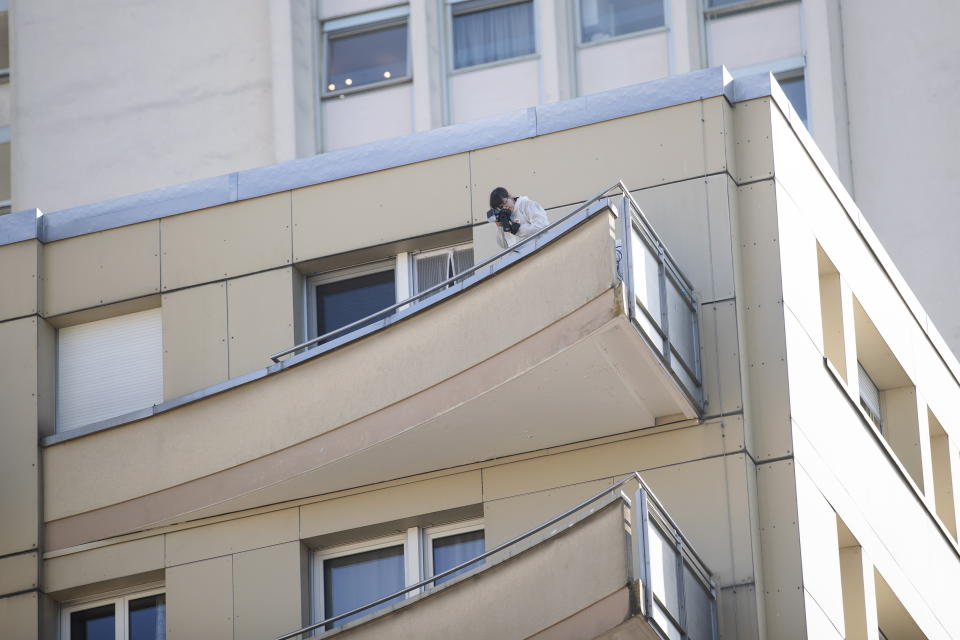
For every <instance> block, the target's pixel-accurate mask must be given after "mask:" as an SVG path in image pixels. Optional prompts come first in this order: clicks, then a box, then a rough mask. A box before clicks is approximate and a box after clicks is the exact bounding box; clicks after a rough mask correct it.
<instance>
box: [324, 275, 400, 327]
mask: <svg viewBox="0 0 960 640" xmlns="http://www.w3.org/2000/svg"><path fill="white" fill-rule="evenodd" d="M396 296H397V294H396V287H395V286H394V282H393V270H392V269H391V270H389V271H381V272H379V273H371V274H370V275H366V276H360V277H359V278H350V279H348V280H340V281H337V282H331V283H329V284H321V285H318V286H317V335H318V336H321V335H323V334H325V333H327V332H329V331H333V330H334V329H339V328H340V327H342V326H344V325H348V324H350V323H351V322H355V321H356V320H359V319H361V318H365V317H366V316H368V315H370V314H371V313H375V312H377V311H380V310H381V309H386V308H387V307H389V306H390V305H392V304H393V303H395V302H396V301H397V299H396ZM367 324H370V323H367Z"/></svg>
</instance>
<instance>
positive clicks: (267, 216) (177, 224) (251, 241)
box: [160, 191, 291, 291]
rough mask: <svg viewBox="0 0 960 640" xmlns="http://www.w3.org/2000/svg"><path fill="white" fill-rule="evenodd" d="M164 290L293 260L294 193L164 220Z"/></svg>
mask: <svg viewBox="0 0 960 640" xmlns="http://www.w3.org/2000/svg"><path fill="white" fill-rule="evenodd" d="M160 231H161V234H162V237H163V247H162V249H163V263H162V266H163V274H162V282H163V290H164V291H167V290H170V289H178V288H180V287H186V286H189V285H192V284H198V283H201V282H210V281H211V280H220V279H222V278H232V277H235V276H240V275H243V274H246V273H253V272H255V271H263V270H264V269H270V268H272V267H279V266H281V265H285V264H290V253H291V250H290V242H291V241H290V192H289V191H286V192H283V193H275V194H272V195H269V196H264V197H262V198H254V199H252V200H243V201H241V202H234V203H231V204H225V205H222V206H219V207H211V208H209V209H201V210H200V211H194V212H191V213H184V214H181V215H178V216H172V217H169V218H163V219H161V220H160Z"/></svg>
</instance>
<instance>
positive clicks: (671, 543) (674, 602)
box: [276, 471, 719, 640]
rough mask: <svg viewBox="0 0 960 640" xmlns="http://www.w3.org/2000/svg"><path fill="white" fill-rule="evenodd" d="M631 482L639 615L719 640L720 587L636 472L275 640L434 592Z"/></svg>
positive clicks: (694, 639) (667, 630)
mask: <svg viewBox="0 0 960 640" xmlns="http://www.w3.org/2000/svg"><path fill="white" fill-rule="evenodd" d="M631 481H636V483H637V490H636V492H635V495H634V499H633V500H632V501H631V500H629V499H628V498H627V497H626V496H625V495H623V494H622V493H621V496H622V498H623V499H624V500H625V501H626V503H627V504H628V505H630V506H631V507H632V511H633V513H632V516H633V522H632V532H633V543H632V544H631V546H630V553H631V558H630V560H631V563H632V567H633V575H632V576H631V578H630V579H631V581H633V580H638V581H640V583H641V585H642V588H643V595H644V598H643V603H642V610H641V611H640V612H635V613H642V615H643V616H644V617H645V618H646V620H647V621H648V622H649V623H650V624H651V625H653V626H654V627H655V628H656V629H657V630H658V631H659V632H660V633H661V634H662V635H663V637H664V638H672V637H676V634H677V633H679V634H680V636H681V637H682V638H684V639H687V638H689V639H690V640H716V638H717V637H718V628H719V627H718V623H717V588H716V584H715V582H714V581H713V579H712V577H711V573H710V570H709V569H708V568H707V566H706V564H704V562H703V560H702V559H701V558H700V557H699V556H698V555H697V553H696V552H695V551H694V550H693V547H692V546H691V545H690V542H689V540H688V539H687V538H686V537H685V536H684V535H683V532H682V531H681V530H680V527H679V526H677V524H676V523H675V522H674V521H673V519H672V518H671V517H670V515H669V514H668V513H667V510H666V509H665V508H664V507H663V505H662V503H661V502H660V501H659V500H658V499H657V497H656V496H655V495H654V493H653V492H652V491H651V490H650V487H648V486H647V484H646V483H645V482H644V481H643V478H641V477H640V473H639V472H637V471H633V472H631V473H629V474H627V476H626V477H625V478H623V479H621V480H618V481H616V482H614V483H613V484H612V485H611V486H609V487H607V488H606V489H603V490H602V491H600V492H598V493H595V494H594V495H592V496H590V497H589V498H587V499H586V500H584V501H582V502H580V503H578V504H577V505H575V506H573V507H571V508H569V509H567V510H566V511H564V512H563V513H560V514H558V515H556V516H554V517H552V518H550V519H549V520H547V521H546V522H542V523H541V524H538V525H537V526H535V527H533V528H532V529H529V530H528V531H525V532H523V533H521V534H520V535H518V536H516V537H514V538H511V539H510V540H507V541H506V542H504V543H502V544H499V545H497V546H496V547H494V548H493V549H490V550H489V551H485V552H484V553H482V554H480V555H478V556H476V557H475V558H471V559H470V560H467V561H466V562H462V563H460V564H458V565H457V566H455V567H452V568H450V569H447V570H446V571H441V572H440V573H437V574H435V575H432V576H430V577H428V578H425V579H423V580H421V581H420V582H417V583H416V584H412V585H410V586H408V587H405V588H403V589H401V590H399V591H396V592H394V593H391V594H390V595H387V596H384V597H382V598H378V599H377V600H374V601H372V602H370V603H368V604H365V605H363V606H361V607H357V608H356V609H352V610H350V611H346V612H344V613H340V614H338V615H335V616H330V617H328V618H325V619H323V620H321V621H319V622H315V623H313V624H310V625H307V626H305V627H302V628H300V629H297V630H296V631H292V632H290V633H287V634H284V635H282V636H278V637H277V639H276V640H291V639H292V638H296V637H298V636H302V635H303V634H305V633H310V632H312V631H315V630H317V629H325V628H326V627H328V626H329V625H332V624H334V623H336V622H338V621H341V620H344V619H345V618H350V617H352V616H355V615H357V614H359V613H363V612H364V611H368V610H370V609H373V608H374V607H377V606H379V605H382V604H385V603H388V602H390V601H391V600H394V599H395V598H398V597H400V596H404V595H406V594H408V593H411V592H413V591H417V590H419V589H422V588H424V587H427V588H429V587H431V586H433V583H434V582H436V581H437V580H439V579H442V578H444V577H446V576H450V575H453V574H455V573H457V572H459V571H462V570H464V569H466V568H467V567H471V566H473V565H476V564H478V563H479V562H481V561H482V560H484V559H485V558H489V557H490V556H492V555H495V554H497V553H500V552H502V551H505V550H506V549H509V548H510V547H512V546H514V545H516V544H517V543H519V542H522V541H524V540H526V539H528V538H530V537H531V536H534V535H536V534H537V533H540V532H541V531H543V530H544V529H547V528H549V527H551V526H553V525H555V524H557V523H558V522H561V521H562V520H565V519H567V518H569V517H571V516H573V515H575V514H576V513H577V512H579V511H580V510H582V509H584V508H586V507H589V506H590V505H592V504H593V503H595V502H597V501H598V500H600V499H602V498H603V497H604V496H607V495H609V494H610V493H611V492H615V491H620V489H621V488H622V487H623V486H624V485H625V484H627V483H628V482H631ZM671 632H672V633H671Z"/></svg>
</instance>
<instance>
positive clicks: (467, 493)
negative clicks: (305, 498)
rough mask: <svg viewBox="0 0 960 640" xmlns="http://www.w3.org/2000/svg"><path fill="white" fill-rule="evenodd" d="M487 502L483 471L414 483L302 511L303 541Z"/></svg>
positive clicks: (301, 527)
mask: <svg viewBox="0 0 960 640" xmlns="http://www.w3.org/2000/svg"><path fill="white" fill-rule="evenodd" d="M480 502H483V489H482V486H481V480H480V471H471V472H468V473H458V474H456V475H452V476H444V477H442V478H434V479H431V480H424V481H422V482H412V483H410V484H403V485H399V486H395V487H388V488H386V489H379V490H376V491H369V492H366V493H360V494H356V495H352V496H345V497H343V498H335V499H333V500H325V501H323V502H317V503H315V504H309V505H304V506H302V507H300V537H301V538H309V537H312V536H318V535H322V534H325V533H333V532H336V531H344V530H346V529H355V528H357V527H363V526H367V525H371V524H377V523H378V522H388V521H390V520H399V519H400V518H407V517H411V516H417V515H421V514H425V513H432V512H435V511H443V510H444V509H453V508H455V507H463V506H466V505H471V504H479V503H480Z"/></svg>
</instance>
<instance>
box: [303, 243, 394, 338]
mask: <svg viewBox="0 0 960 640" xmlns="http://www.w3.org/2000/svg"><path fill="white" fill-rule="evenodd" d="M401 262H402V261H401V260H399V259H398V256H393V257H391V258H387V259H385V260H375V261H373V262H365V263H362V264H357V265H352V266H349V267H342V268H340V269H333V270H331V271H324V272H322V273H317V274H314V275H312V276H309V277H306V278H304V303H305V304H304V315H305V317H304V321H305V322H306V328H307V332H306V333H307V340H313V339H314V338H317V337H319V336H320V335H321V334H320V333H319V331H318V327H317V286H319V285H323V284H331V283H333V282H340V281H341V280H350V279H351V278H359V277H361V276H367V275H372V274H374V273H382V272H384V271H391V270H392V271H393V287H394V303H396V302H400V300H402V299H403V298H401V297H400V295H401V293H402V292H403V291H408V290H409V284H408V283H409V275H408V274H407V270H405V269H402V268H399V267H401ZM404 287H406V288H404ZM347 333H349V332H347ZM343 335H346V334H343Z"/></svg>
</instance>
